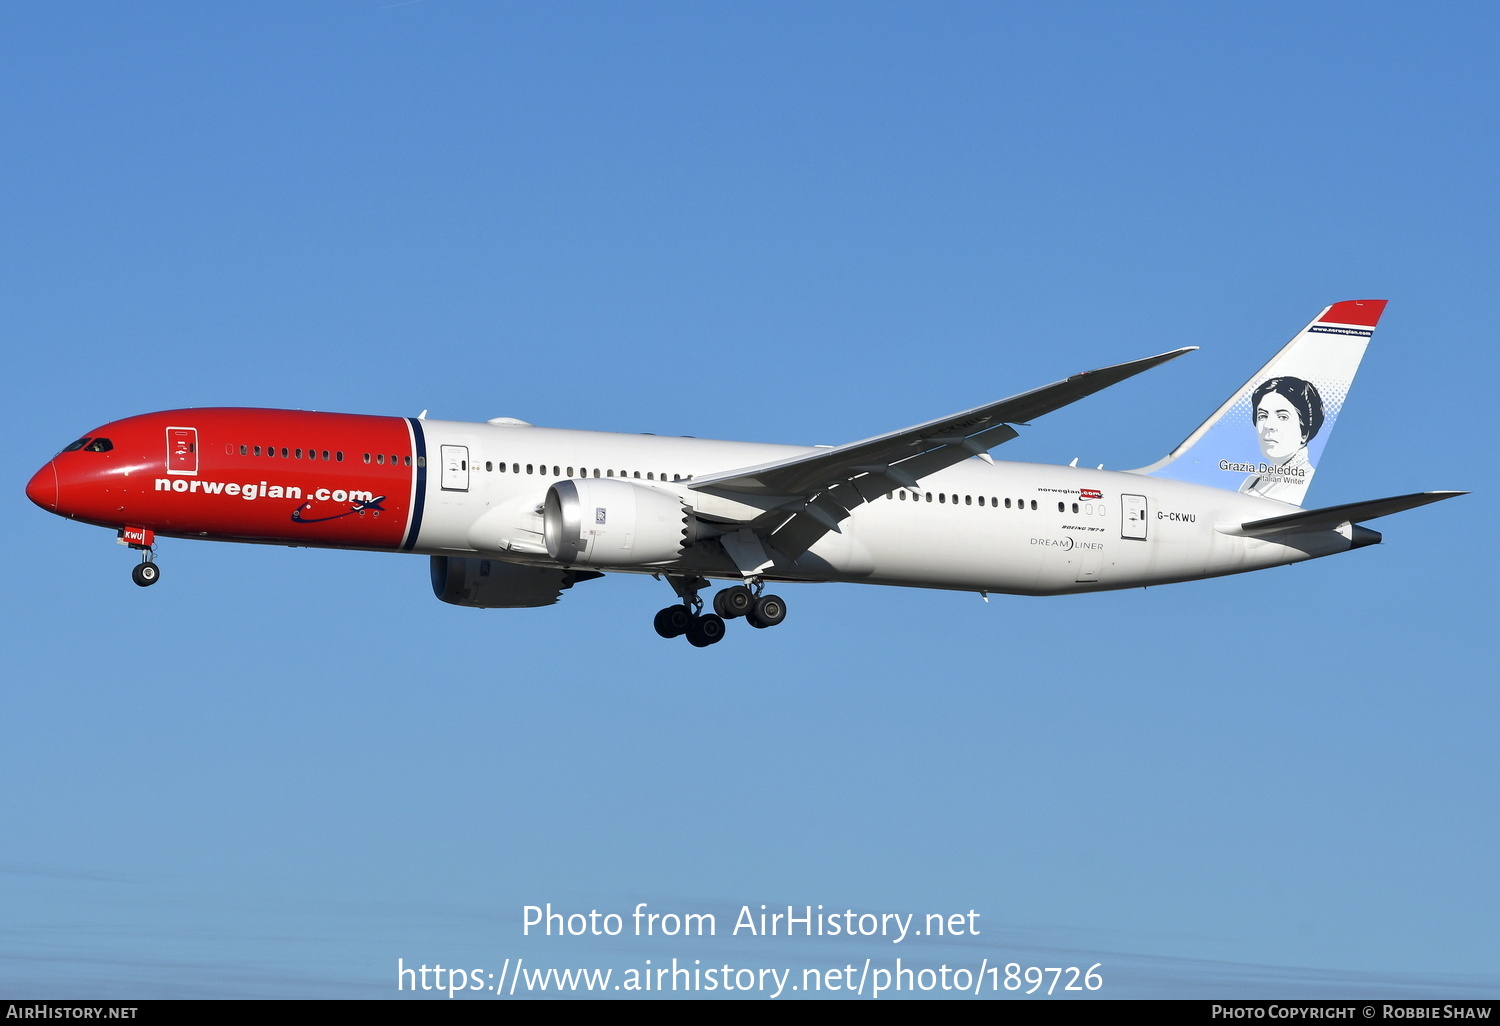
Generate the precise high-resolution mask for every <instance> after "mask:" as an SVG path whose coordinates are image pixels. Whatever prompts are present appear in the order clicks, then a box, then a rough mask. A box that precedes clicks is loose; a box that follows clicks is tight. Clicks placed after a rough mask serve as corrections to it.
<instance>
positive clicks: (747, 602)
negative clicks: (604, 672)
mask: <svg viewBox="0 0 1500 1026" xmlns="http://www.w3.org/2000/svg"><path fill="white" fill-rule="evenodd" d="M667 583H668V584H670V585H671V586H672V590H674V591H675V592H677V594H678V595H679V596H680V597H681V598H682V604H681V605H678V606H668V607H667V608H665V609H663V610H661V611H660V612H658V613H657V614H656V619H655V621H653V624H652V626H654V627H655V628H656V633H657V634H659V635H661V636H662V637H664V638H680V637H682V636H684V635H686V636H687V639H688V644H690V645H692V646H694V647H695V648H707V647H708V646H709V645H713V644H717V643H718V642H720V641H722V640H723V638H724V628H725V623H724V622H725V621H726V620H733V619H737V618H738V617H744V618H745V622H746V623H748V624H749V625H750V626H751V627H755V628H758V629H764V628H766V627H775V626H776V625H777V624H779V623H780V622H781V621H782V620H785V619H786V603H784V602H783V601H782V600H781V598H780V597H779V596H777V595H762V594H760V591H761V589H762V588H763V587H764V585H763V584H762V583H761V582H760V581H754V582H752V586H751V587H746V586H745V585H743V584H736V585H734V586H732V587H729V588H725V589H724V590H723V591H720V592H719V593H718V594H716V595H715V596H714V611H713V612H712V613H705V612H703V599H702V598H700V597H699V596H698V592H699V591H701V590H702V589H704V588H706V587H708V586H709V584H708V581H707V580H706V579H704V578H702V577H696V576H692V577H689V576H679V575H674V574H668V575H667Z"/></svg>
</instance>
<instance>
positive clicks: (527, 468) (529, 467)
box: [526, 463, 532, 474]
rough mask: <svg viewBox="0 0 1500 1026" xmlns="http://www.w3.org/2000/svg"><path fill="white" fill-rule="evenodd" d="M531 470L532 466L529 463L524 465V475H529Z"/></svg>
mask: <svg viewBox="0 0 1500 1026" xmlns="http://www.w3.org/2000/svg"><path fill="white" fill-rule="evenodd" d="M531 468H532V464H530V463H528V464H526V473H528V474H529V473H531Z"/></svg>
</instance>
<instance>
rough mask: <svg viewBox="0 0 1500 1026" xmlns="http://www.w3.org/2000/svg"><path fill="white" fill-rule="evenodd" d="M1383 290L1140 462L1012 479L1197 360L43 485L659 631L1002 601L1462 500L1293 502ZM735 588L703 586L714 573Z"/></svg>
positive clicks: (102, 446)
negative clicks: (753, 420)
mask: <svg viewBox="0 0 1500 1026" xmlns="http://www.w3.org/2000/svg"><path fill="white" fill-rule="evenodd" d="M1384 309H1385V301H1384V300H1353V301H1349V302H1343V303H1335V304H1334V305H1333V306H1330V307H1328V308H1327V309H1325V310H1324V311H1323V312H1322V313H1320V314H1319V315H1318V316H1317V317H1316V318H1315V319H1314V320H1313V321H1312V323H1311V324H1309V325H1308V326H1307V327H1305V328H1303V329H1302V330H1301V331H1300V332H1298V333H1297V335H1296V336H1295V337H1294V338H1293V339H1292V341H1291V342H1290V343H1288V344H1287V346H1286V347H1285V348H1283V349H1282V350H1281V351H1280V352H1279V353H1277V354H1276V355H1275V356H1274V357H1273V358H1272V359H1271V361H1270V362H1269V363H1268V364H1266V365H1265V367H1264V368H1262V369H1261V370H1260V371H1259V373H1257V374H1256V375H1255V376H1254V377H1253V378H1251V379H1250V380H1249V381H1248V382H1246V383H1245V384H1244V386H1243V387H1241V388H1240V389H1239V390H1238V391H1236V392H1235V393H1234V394H1233V395H1231V396H1230V397H1229V399H1228V400H1227V401H1226V402H1225V403H1224V404H1223V405H1222V406H1220V407H1219V408H1218V410H1217V411H1215V412H1214V414H1213V415H1212V416H1211V417H1209V418H1208V420H1206V421H1205V422H1204V423H1203V424H1202V425H1201V426H1200V427H1199V428H1198V429H1197V430H1196V431H1194V432H1193V433H1192V434H1191V435H1189V436H1188V437H1187V440H1186V441H1184V442H1183V443H1182V444H1181V445H1179V446H1178V447H1177V448H1176V449H1175V450H1174V451H1173V452H1172V453H1171V454H1170V455H1168V456H1167V457H1165V458H1164V459H1161V460H1159V461H1157V462H1156V463H1154V464H1152V465H1151V466H1149V467H1142V468H1141V469H1139V470H1131V471H1105V470H1102V469H1101V470H1089V469H1086V468H1083V467H1078V466H1066V467H1058V466H1046V465H1041V464H1034V463H1006V462H1002V461H999V460H996V459H993V458H992V457H991V456H990V454H989V453H990V450H991V449H993V448H995V447H996V446H998V445H1000V444H1001V443H1003V442H1006V441H1008V440H1009V439H1012V438H1015V437H1016V434H1017V432H1016V429H1015V427H1013V426H1012V425H1016V424H1022V425H1024V424H1027V423H1029V422H1031V421H1033V420H1035V419H1036V418H1037V417H1040V416H1041V415H1042V414H1045V413H1051V412H1052V411H1053V410H1057V409H1060V408H1061V407H1063V406H1066V405H1068V404H1069V403H1072V402H1075V401H1077V400H1079V399H1082V398H1084V397H1085V396H1088V395H1092V394H1093V393H1095V392H1098V391H1099V390H1101V389H1103V388H1107V387H1109V386H1110V385H1113V384H1115V383H1117V382H1120V381H1123V380H1125V379H1126V378H1129V377H1132V376H1133V375H1136V374H1139V373H1141V372H1142V371H1145V370H1149V369H1150V368H1152V367H1156V366H1158V365H1160V364H1163V363H1166V362H1167V361H1168V360H1172V359H1176V358H1177V357H1179V356H1181V355H1182V354H1183V353H1186V352H1189V351H1190V348H1187V349H1176V350H1173V351H1172V352H1168V353H1162V354H1161V355H1159V356H1152V357H1148V358H1146V359H1144V360H1135V361H1133V362H1130V363H1121V364H1117V365H1115V366H1113V367H1104V368H1102V369H1099V370H1094V371H1087V372H1085V373H1082V374H1076V375H1074V376H1072V377H1070V378H1067V379H1065V380H1063V381H1059V382H1057V383H1055V384H1051V385H1046V386H1044V387H1042V388H1038V389H1035V390H1033V391H1030V392H1023V393H1022V394H1020V395H1016V396H1012V397H1011V398H1009V399H1002V400H1000V401H999V402H994V403H989V404H987V405H984V406H979V407H976V408H974V409H972V410H965V411H963V412H962V413H957V414H953V415H952V416H948V417H940V418H938V419H937V420H931V421H928V422H926V423H924V424H917V425H915V426H914V427H909V428H904V429H902V430H900V431H892V432H889V433H887V434H883V435H877V436H876V437H874V438H867V439H864V440H863V441H858V442H850V443H849V444H847V445H840V446H834V447H810V446H796V445H773V444H769V443H762V442H725V441H712V440H707V439H698V438H664V437H658V436H654V435H639V434H613V433H609V432H599V431H573V430H568V429H564V428H545V427H534V426H532V425H530V424H526V423H524V422H522V421H519V420H513V419H510V418H499V419H496V420H492V421H489V422H488V423H485V424H470V423H460V422H455V421H440V420H428V419H425V415H424V416H422V417H380V416H363V415H357V414H342V413H313V412H307V411H301V410H296V411H294V410H260V409H233V408H224V409H213V408H210V409H188V410H171V411H168V412H165V413H148V414H144V415H141V416H138V417H129V418H126V419H124V420H118V421H114V422H112V423H109V424H105V425H104V426H103V427H100V428H97V429H96V430H93V431H90V432H89V433H88V434H86V435H84V436H83V437H82V438H80V439H78V440H77V441H76V442H74V443H72V444H71V445H69V446H68V447H67V448H65V449H63V451H62V452H60V453H58V454H57V455H56V456H55V457H53V458H52V459H51V460H49V461H48V462H47V464H46V465H45V466H44V467H42V469H41V470H39V471H38V472H37V473H36V475H35V476H34V477H33V478H32V479H31V482H30V483H29V484H28V485H27V487H26V494H27V495H28V496H30V498H31V499H32V501H33V502H35V503H36V504H37V505H39V506H41V507H42V508H43V509H45V510H48V511H50V512H53V513H56V514H58V515H59V516H64V517H68V518H70V519H73V520H79V521H82V522H84V523H87V524H94V525H96V526H99V527H106V528H110V529H112V530H115V531H117V532H118V534H119V539H120V541H121V542H122V543H124V544H127V545H129V546H131V547H133V548H135V549H138V550H139V551H140V554H141V560H140V563H139V564H138V565H136V566H135V567H134V570H133V576H134V579H135V582H136V583H137V584H139V585H142V586H145V585H150V584H154V583H156V581H157V580H158V578H159V576H160V570H159V569H158V566H157V564H156V562H155V559H154V553H155V542H156V538H157V537H158V536H161V537H171V538H197V539H204V540H209V541H232V542H258V543H262V544H272V545H290V546H321V547H326V548H351V549H369V550H372V551H389V552H411V553H419V554H422V555H425V556H427V557H428V558H429V560H430V562H431V571H432V587H433V591H434V592H436V594H437V596H438V598H440V599H442V600H443V601H444V602H451V603H454V604H456V605H462V606H477V607H480V608H517V607H525V606H545V605H550V604H552V603H554V602H556V601H557V600H558V599H559V598H560V597H561V595H562V593H563V592H564V591H566V590H567V589H569V588H572V587H574V586H575V585H577V584H579V583H581V582H583V581H587V580H591V579H593V578H597V577H601V576H603V575H604V574H605V573H636V574H652V575H654V576H656V577H658V578H665V579H666V581H667V582H668V583H669V584H671V586H672V588H673V590H674V591H675V592H676V595H677V597H678V599H679V601H678V602H676V603H674V604H673V605H670V606H667V607H666V608H665V609H662V610H661V611H660V612H658V613H657V614H656V620H655V627H656V631H657V633H659V634H660V635H661V636H662V637H666V638H672V637H682V636H686V637H687V639H688V641H689V642H691V643H692V644H693V645H696V646H699V647H703V646H707V645H711V644H713V643H714V642H716V641H718V640H719V639H721V638H722V637H723V636H724V631H725V622H726V621H727V620H733V619H736V618H741V617H742V618H744V620H745V621H746V622H748V623H749V624H750V626H752V627H756V628H766V627H774V626H775V625H777V624H779V623H781V622H782V620H783V618H784V617H785V616H786V605H785V603H784V602H783V601H782V600H781V598H780V597H778V596H776V595H774V594H770V593H768V591H767V586H768V585H771V584H776V583H785V582H807V581H841V582H848V583H859V584H886V585H900V586H905V587H912V588H944V589H950V590H958V591H972V592H979V593H981V594H984V595H986V596H987V595H988V594H989V593H991V592H997V593H1004V594H1012V595H1056V594H1064V593H1076V592H1088V591H1101V590H1105V589H1110V588H1136V587H1142V586H1146V585H1153V584H1169V583H1172V582H1176V581H1191V580H1196V579H1198V578H1203V577H1215V576H1219V575H1222V574H1235V573H1242V572H1244V571H1247V570H1259V569H1262V568H1264V567H1271V566H1280V565H1283V564H1288V563H1296V562H1300V561H1302V560H1306V559H1315V558H1317V557H1319V556H1328V555H1332V554H1334V553H1338V552H1346V551H1348V550H1350V549H1357V548H1360V547H1362V546H1366V545H1372V544H1374V543H1376V542H1378V541H1380V535H1379V534H1377V533H1376V532H1375V531H1373V530H1370V529H1369V528H1367V527H1364V526H1362V522H1363V521H1367V520H1372V519H1374V518H1376V517H1382V516H1386V515H1387V514H1390V513H1396V512H1399V511H1401V510H1406V509H1411V508H1412V507H1415V506H1421V505H1423V504H1425V503H1430V502H1436V501H1438V500H1440V499H1446V498H1450V497H1452V496H1455V495H1461V494H1463V493H1462V492H1421V493H1417V494H1413V495H1399V496H1394V497H1391V498H1384V499H1371V500H1365V501H1361V502H1350V503H1344V504H1341V505H1336V506H1327V507H1323V508H1318V509H1305V508H1303V499H1304V498H1305V496H1306V495H1307V490H1308V487H1309V485H1311V483H1312V478H1313V474H1314V473H1315V472H1316V470H1317V466H1318V461H1319V457H1320V456H1321V454H1322V452H1323V447H1324V445H1326V444H1327V442H1328V436H1329V434H1331V433H1332V431H1333V426H1334V422H1335V421H1336V420H1337V419H1338V415H1339V411H1340V410H1341V409H1342V407H1343V404H1344V397H1345V396H1346V395H1347V394H1348V391H1349V385H1350V382H1351V381H1352V380H1353V378H1354V372H1355V371H1356V369H1358V367H1359V362H1360V358H1361V357H1362V356H1363V355H1364V352H1365V347H1366V345H1367V344H1368V343H1369V339H1370V336H1371V334H1372V333H1373V331H1374V328H1375V325H1376V323H1377V322H1378V321H1379V319H1380V315H1381V313H1382V311H1383V310H1384ZM713 580H717V581H723V582H727V586H726V587H724V588H722V589H721V590H719V591H718V592H717V593H715V594H714V596H713V602H712V610H713V611H712V612H709V611H706V610H705V609H704V603H703V599H702V598H701V593H702V592H703V591H704V590H705V589H706V588H708V587H710V581H713Z"/></svg>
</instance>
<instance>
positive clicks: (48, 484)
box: [26, 460, 57, 513]
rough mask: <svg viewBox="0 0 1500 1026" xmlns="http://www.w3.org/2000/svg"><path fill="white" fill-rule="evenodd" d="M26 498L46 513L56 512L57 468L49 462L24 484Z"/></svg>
mask: <svg viewBox="0 0 1500 1026" xmlns="http://www.w3.org/2000/svg"><path fill="white" fill-rule="evenodd" d="M26 497H27V498H28V499H30V500H31V501H32V502H34V503H36V504H37V505H38V506H40V507H42V509H44V510H46V511H47V512H48V513H56V512H57V466H56V465H55V464H54V463H53V462H52V461H51V460H48V461H47V465H46V466H45V467H43V468H42V469H41V470H38V471H37V472H36V473H35V474H33V475H32V477H31V480H30V481H28V482H27V483H26Z"/></svg>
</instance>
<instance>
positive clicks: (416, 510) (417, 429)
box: [401, 417, 427, 552]
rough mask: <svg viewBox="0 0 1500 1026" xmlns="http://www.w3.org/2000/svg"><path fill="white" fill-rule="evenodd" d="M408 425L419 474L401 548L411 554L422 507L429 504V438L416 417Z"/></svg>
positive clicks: (420, 528)
mask: <svg viewBox="0 0 1500 1026" xmlns="http://www.w3.org/2000/svg"><path fill="white" fill-rule="evenodd" d="M406 421H407V423H409V424H410V425H411V437H412V440H413V441H414V442H415V443H416V447H417V451H416V454H415V455H416V457H417V458H416V460H415V461H414V462H415V463H416V468H415V469H416V472H417V494H416V495H415V496H414V497H413V498H412V504H411V528H410V530H408V531H407V533H406V544H405V545H403V546H401V548H402V550H403V551H406V552H410V551H411V550H412V549H414V548H415V547H416V545H417V535H418V534H420V533H421V531H422V507H423V506H425V505H426V503H427V437H426V436H425V435H424V434H422V422H421V421H419V420H418V419H417V418H415V417H407V418H406Z"/></svg>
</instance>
